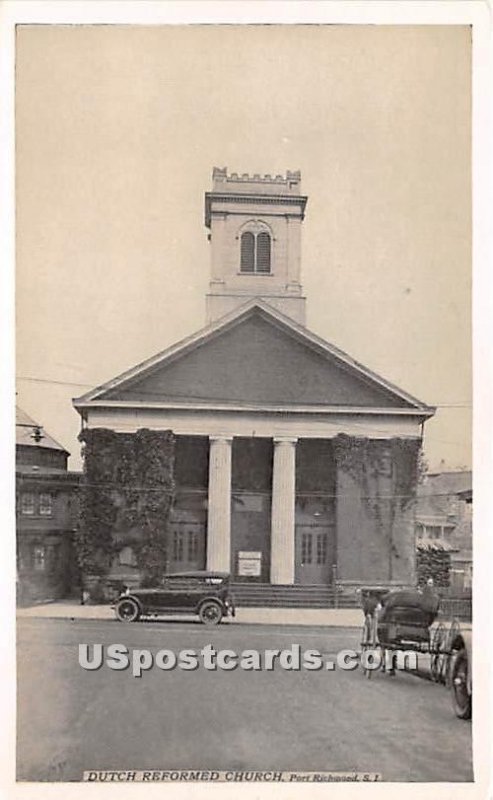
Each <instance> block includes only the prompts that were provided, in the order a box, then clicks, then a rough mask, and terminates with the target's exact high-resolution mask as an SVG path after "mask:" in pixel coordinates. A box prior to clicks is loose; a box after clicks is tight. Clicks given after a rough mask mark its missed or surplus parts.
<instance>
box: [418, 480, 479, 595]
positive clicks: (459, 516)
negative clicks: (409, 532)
mask: <svg viewBox="0 0 493 800" xmlns="http://www.w3.org/2000/svg"><path fill="white" fill-rule="evenodd" d="M416 537H417V545H418V547H419V546H421V547H422V546H426V547H435V548H438V549H444V550H448V551H449V552H450V556H451V570H450V588H451V590H452V591H454V590H456V591H458V592H462V591H470V590H471V588H472V473H471V472H467V471H461V472H439V473H431V474H429V475H427V476H426V478H425V481H424V482H423V484H421V485H420V487H419V490H418V502H417V508H416Z"/></svg>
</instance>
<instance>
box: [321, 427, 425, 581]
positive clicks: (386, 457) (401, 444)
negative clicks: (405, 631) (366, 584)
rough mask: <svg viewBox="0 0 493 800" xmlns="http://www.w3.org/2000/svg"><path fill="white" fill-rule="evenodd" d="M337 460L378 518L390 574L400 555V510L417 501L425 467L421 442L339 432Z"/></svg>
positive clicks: (335, 446)
mask: <svg viewBox="0 0 493 800" xmlns="http://www.w3.org/2000/svg"><path fill="white" fill-rule="evenodd" d="M333 442H334V455H335V460H336V463H337V465H338V467H339V469H340V470H341V471H342V472H346V473H347V474H349V475H350V476H351V478H352V479H353V481H354V482H355V483H356V484H357V485H358V487H359V496H360V497H361V500H362V502H363V504H364V506H365V507H366V509H367V511H368V513H369V515H370V516H371V517H372V518H373V519H374V521H375V530H376V532H377V534H379V535H381V536H385V537H386V539H387V548H388V576H389V579H392V571H393V560H394V558H400V553H399V551H398V548H397V546H396V543H395V541H394V527H395V524H396V520H397V517H398V514H399V512H400V513H404V512H405V511H406V510H407V509H408V508H409V507H410V505H411V504H412V502H413V501H414V498H415V496H416V487H417V484H418V482H419V480H420V476H421V472H422V471H423V469H424V462H423V458H422V454H421V443H420V441H419V440H416V439H401V438H392V439H387V440H384V439H369V438H367V437H353V436H348V435H346V434H339V435H338V436H336V437H335V438H334V440H333Z"/></svg>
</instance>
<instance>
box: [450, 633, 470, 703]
mask: <svg viewBox="0 0 493 800" xmlns="http://www.w3.org/2000/svg"><path fill="white" fill-rule="evenodd" d="M468 668H469V665H468V661H467V652H466V650H465V649H462V650H459V652H458V653H457V655H456V656H455V658H454V661H453V664H452V672H451V684H452V705H453V707H454V711H455V715H456V717H459V719H471V711H472V697H471V695H470V694H469V691H468V689H467V675H468Z"/></svg>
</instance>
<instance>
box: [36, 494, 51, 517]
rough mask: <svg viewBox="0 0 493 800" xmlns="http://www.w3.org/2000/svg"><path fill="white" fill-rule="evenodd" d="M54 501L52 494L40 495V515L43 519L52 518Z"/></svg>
mask: <svg viewBox="0 0 493 800" xmlns="http://www.w3.org/2000/svg"><path fill="white" fill-rule="evenodd" d="M52 509H53V506H52V500H51V494H40V495H39V513H40V514H41V516H43V517H51V514H52Z"/></svg>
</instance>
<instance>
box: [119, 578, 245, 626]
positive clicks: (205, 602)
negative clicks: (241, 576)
mask: <svg viewBox="0 0 493 800" xmlns="http://www.w3.org/2000/svg"><path fill="white" fill-rule="evenodd" d="M114 609H115V614H116V618H117V619H118V620H120V621H121V622H137V620H138V619H140V618H141V617H149V616H161V615H167V614H197V616H198V617H199V619H200V621H201V622H203V623H204V624H205V625H218V624H219V623H220V622H221V620H222V619H223V617H226V616H232V617H234V616H235V605H234V601H233V597H232V594H231V591H230V576H229V574H228V573H227V572H210V571H206V570H198V571H195V572H178V573H174V574H170V575H165V576H164V577H163V578H162V580H161V582H160V583H159V585H157V586H153V587H152V588H132V589H131V588H130V587H127V588H126V589H125V591H124V592H122V593H121V594H120V596H119V597H118V599H117V601H116V603H115V605H114Z"/></svg>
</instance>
